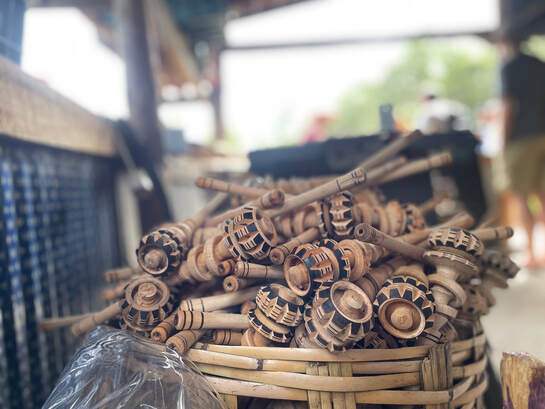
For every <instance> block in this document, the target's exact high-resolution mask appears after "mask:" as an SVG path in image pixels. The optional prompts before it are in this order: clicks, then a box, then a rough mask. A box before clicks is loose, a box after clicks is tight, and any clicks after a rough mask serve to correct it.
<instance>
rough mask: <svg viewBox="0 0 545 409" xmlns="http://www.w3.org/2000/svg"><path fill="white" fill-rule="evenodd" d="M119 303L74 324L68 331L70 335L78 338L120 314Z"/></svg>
mask: <svg viewBox="0 0 545 409" xmlns="http://www.w3.org/2000/svg"><path fill="white" fill-rule="evenodd" d="M121 303H122V301H118V302H116V303H114V304H112V305H109V306H108V307H106V308H104V309H103V310H101V311H98V312H95V313H92V314H90V315H88V316H86V317H85V318H83V319H82V320H80V321H78V322H76V323H74V324H73V325H72V326H71V327H70V330H71V331H72V334H73V335H74V336H75V337H77V336H80V335H82V334H84V333H86V332H88V331H90V330H92V329H93V328H96V327H97V326H98V325H100V324H102V323H104V322H106V321H108V320H111V319H112V318H114V317H115V316H116V315H118V314H120V313H121Z"/></svg>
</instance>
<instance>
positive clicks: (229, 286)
mask: <svg viewBox="0 0 545 409" xmlns="http://www.w3.org/2000/svg"><path fill="white" fill-rule="evenodd" d="M262 281H263V280H261V279H251V278H240V277H237V276H236V275H230V276H227V277H225V278H224V279H223V289H224V290H225V292H226V293H232V292H233V291H239V290H242V289H243V288H247V287H251V286H253V285H256V284H259V283H260V282H262Z"/></svg>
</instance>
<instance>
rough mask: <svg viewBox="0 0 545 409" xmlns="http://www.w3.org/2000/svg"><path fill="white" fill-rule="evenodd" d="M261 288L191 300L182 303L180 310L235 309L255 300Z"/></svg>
mask: <svg viewBox="0 0 545 409" xmlns="http://www.w3.org/2000/svg"><path fill="white" fill-rule="evenodd" d="M258 290H259V287H258V286H257V287H251V288H247V289H244V290H242V291H235V292H232V293H227V294H221V295H212V296H210V297H202V298H189V299H187V300H183V301H182V302H181V303H180V307H179V309H180V310H185V311H216V310H221V309H222V308H228V307H233V306H235V305H239V304H242V303H243V302H244V301H248V300H253V299H255V296H256V295H257V291H258Z"/></svg>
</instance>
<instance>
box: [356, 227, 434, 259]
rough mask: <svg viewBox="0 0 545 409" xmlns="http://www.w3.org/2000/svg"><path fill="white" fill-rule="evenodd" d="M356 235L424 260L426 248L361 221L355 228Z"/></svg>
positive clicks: (366, 241) (358, 237) (365, 240)
mask: <svg viewBox="0 0 545 409" xmlns="http://www.w3.org/2000/svg"><path fill="white" fill-rule="evenodd" d="M354 237H355V238H356V239H357V240H360V241H363V242H365V243H372V244H376V245H378V246H382V247H385V248H387V249H388V250H390V251H394V252H396V253H399V254H402V255H404V256H407V257H411V258H413V259H415V260H422V255H423V254H424V252H425V249H423V248H421V247H418V246H414V245H412V244H409V243H407V242H406V241H403V240H400V239H398V238H395V237H392V236H389V235H387V234H385V233H383V232H381V231H380V230H377V229H375V228H374V227H372V226H371V225H369V224H366V223H361V224H359V225H357V226H356V229H355V230H354Z"/></svg>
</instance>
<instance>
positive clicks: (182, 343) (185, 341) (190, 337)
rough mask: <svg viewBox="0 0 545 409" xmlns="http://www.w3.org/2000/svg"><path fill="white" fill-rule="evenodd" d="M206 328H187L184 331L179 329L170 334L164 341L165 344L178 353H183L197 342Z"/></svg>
mask: <svg viewBox="0 0 545 409" xmlns="http://www.w3.org/2000/svg"><path fill="white" fill-rule="evenodd" d="M205 333H206V330H204V329H201V330H192V329H188V330H185V331H180V332H178V333H176V334H175V335H173V336H171V337H170V338H169V339H167V341H166V345H167V346H168V347H169V348H172V349H174V350H175V351H176V352H177V353H178V354H180V355H183V354H185V353H186V352H187V350H189V348H191V347H192V346H193V345H194V344H195V342H197V341H198V340H199V339H200V338H201V337H202V336H203V335H204V334H205Z"/></svg>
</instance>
